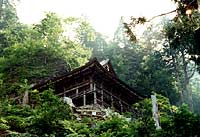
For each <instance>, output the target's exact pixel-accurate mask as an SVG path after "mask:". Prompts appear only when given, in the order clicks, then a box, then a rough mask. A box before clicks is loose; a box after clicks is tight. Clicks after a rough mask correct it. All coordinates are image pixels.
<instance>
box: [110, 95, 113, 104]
mask: <svg viewBox="0 0 200 137" xmlns="http://www.w3.org/2000/svg"><path fill="white" fill-rule="evenodd" d="M110 98H111V107H113V96H112V93H111V95H110Z"/></svg>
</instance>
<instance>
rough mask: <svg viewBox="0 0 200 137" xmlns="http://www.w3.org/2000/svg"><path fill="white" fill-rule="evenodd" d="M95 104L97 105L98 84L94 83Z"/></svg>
mask: <svg viewBox="0 0 200 137" xmlns="http://www.w3.org/2000/svg"><path fill="white" fill-rule="evenodd" d="M93 92H94V104H97V92H96V84H95V83H94V91H93Z"/></svg>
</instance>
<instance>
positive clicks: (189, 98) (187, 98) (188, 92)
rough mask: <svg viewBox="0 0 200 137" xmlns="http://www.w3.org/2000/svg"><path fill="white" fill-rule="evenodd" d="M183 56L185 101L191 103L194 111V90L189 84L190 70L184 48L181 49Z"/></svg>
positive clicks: (191, 108)
mask: <svg viewBox="0 0 200 137" xmlns="http://www.w3.org/2000/svg"><path fill="white" fill-rule="evenodd" d="M181 56H182V61H183V75H184V77H183V78H184V80H183V93H184V102H185V103H187V104H188V105H189V108H190V110H191V111H192V112H193V111H194V110H193V100H192V91H191V89H190V86H189V80H190V78H189V77H188V71H187V64H188V63H187V62H186V58H185V54H184V50H183V49H182V50H181Z"/></svg>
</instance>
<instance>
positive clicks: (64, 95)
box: [63, 87, 66, 97]
mask: <svg viewBox="0 0 200 137" xmlns="http://www.w3.org/2000/svg"><path fill="white" fill-rule="evenodd" d="M63 90H64V94H63V97H66V93H65V87H64V88H63Z"/></svg>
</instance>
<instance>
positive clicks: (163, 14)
mask: <svg viewBox="0 0 200 137" xmlns="http://www.w3.org/2000/svg"><path fill="white" fill-rule="evenodd" d="M177 10H178V9H175V10H172V11H170V12H166V13H162V14H159V15H156V16H154V17H152V18H151V19H149V20H147V21H146V22H150V21H152V20H153V19H155V18H157V17H161V16H165V15H167V14H171V13H173V12H176V11H177Z"/></svg>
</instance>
